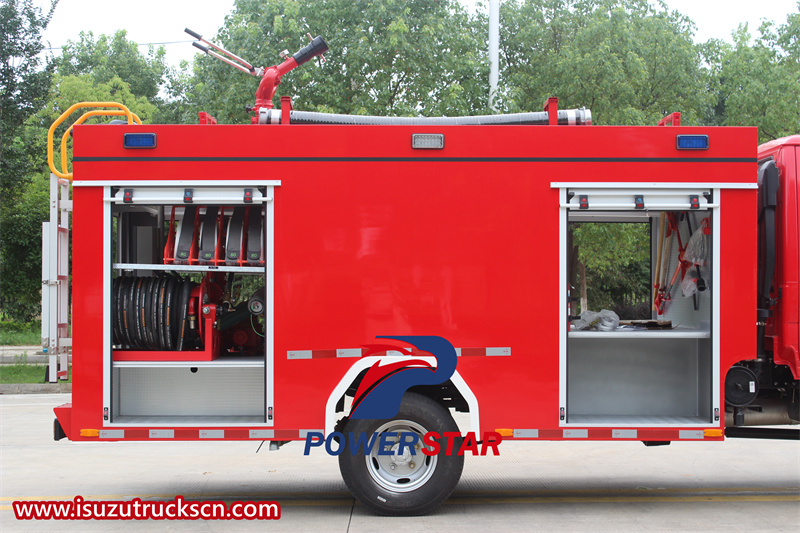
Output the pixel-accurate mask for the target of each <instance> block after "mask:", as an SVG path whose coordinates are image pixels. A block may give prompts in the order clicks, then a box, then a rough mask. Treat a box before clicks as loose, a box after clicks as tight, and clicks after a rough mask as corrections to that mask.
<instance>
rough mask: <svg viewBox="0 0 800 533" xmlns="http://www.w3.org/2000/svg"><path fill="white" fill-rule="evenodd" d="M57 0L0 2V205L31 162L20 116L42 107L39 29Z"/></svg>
mask: <svg viewBox="0 0 800 533" xmlns="http://www.w3.org/2000/svg"><path fill="white" fill-rule="evenodd" d="M57 1H58V0H54V1H53V2H52V3H51V5H50V9H49V10H48V12H47V13H46V14H45V13H42V11H41V10H40V9H39V8H37V7H35V6H34V5H33V2H32V0H2V3H1V4H0V28H2V35H0V202H2V203H0V205H4V204H6V203H13V202H14V201H15V199H16V198H17V196H18V195H19V193H20V192H21V189H22V187H23V186H24V184H25V183H26V181H27V180H28V176H29V174H30V172H31V170H32V169H33V168H35V167H36V166H37V165H36V163H35V158H34V157H32V154H31V152H30V151H29V150H28V149H27V146H26V145H25V143H24V142H22V136H23V131H22V130H23V128H24V123H25V120H26V119H27V118H28V117H29V116H30V115H32V114H33V113H35V112H36V111H37V110H38V109H40V108H41V106H42V105H44V102H45V99H46V97H47V94H48V89H49V87H50V74H51V69H50V68H49V66H46V65H44V59H43V58H42V56H41V53H42V51H43V50H44V44H43V43H42V32H43V31H44V29H45V28H46V27H47V24H48V23H49V22H50V17H51V16H52V15H53V10H54V9H55V7H56V3H57Z"/></svg>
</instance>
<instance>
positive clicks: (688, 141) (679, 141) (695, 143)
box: [675, 135, 708, 150]
mask: <svg viewBox="0 0 800 533" xmlns="http://www.w3.org/2000/svg"><path fill="white" fill-rule="evenodd" d="M675 148H677V149H678V150H708V135H678V136H676V140H675Z"/></svg>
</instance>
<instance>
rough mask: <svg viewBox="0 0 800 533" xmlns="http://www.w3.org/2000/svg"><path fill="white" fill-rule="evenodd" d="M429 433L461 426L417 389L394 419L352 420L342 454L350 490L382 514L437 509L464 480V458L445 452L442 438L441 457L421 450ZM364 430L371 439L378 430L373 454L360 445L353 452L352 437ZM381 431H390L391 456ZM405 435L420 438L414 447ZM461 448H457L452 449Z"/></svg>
mask: <svg viewBox="0 0 800 533" xmlns="http://www.w3.org/2000/svg"><path fill="white" fill-rule="evenodd" d="M429 431H436V432H437V433H439V435H443V434H444V432H446V431H447V432H458V426H457V425H456V423H455V421H454V420H453V417H452V416H450V412H449V411H448V410H447V409H445V408H444V407H442V406H441V405H439V404H438V403H436V402H434V401H433V400H431V399H430V398H427V397H425V396H422V395H420V394H416V393H413V392H409V393H406V394H405V396H403V402H402V404H401V405H400V411H399V412H398V413H397V416H396V417H395V418H393V419H392V420H350V421H349V422H348V423H347V426H346V427H345V441H346V444H345V448H344V451H343V453H342V454H341V455H339V469H340V470H341V472H342V478H343V479H344V482H345V484H346V485H347V488H348V489H350V492H352V493H353V495H354V496H355V497H356V498H357V499H358V500H359V501H360V502H361V503H363V504H364V505H366V506H367V507H369V508H371V509H372V510H374V511H376V512H377V513H379V514H384V515H395V516H408V515H420V514H426V513H430V512H431V511H433V510H434V509H436V508H437V507H439V506H440V505H441V504H442V503H443V502H444V501H445V500H446V499H447V498H448V497H449V496H450V494H452V493H453V490H454V489H455V488H456V485H457V484H458V480H459V479H460V478H461V471H462V469H463V467H464V456H463V455H450V456H448V455H446V453H445V452H446V448H447V447H446V445H445V442H444V441H442V440H439V442H440V451H439V453H438V454H437V455H432V456H428V455H425V454H423V453H422V447H423V446H425V445H424V444H423V441H422V437H423V436H424V435H425V434H426V433H427V432H429ZM351 433H352V434H353V435H352V436H351V435H350V434H351ZM361 433H365V434H366V435H365V436H366V437H367V438H368V439H372V436H373V434H376V435H377V436H376V437H375V442H374V445H373V447H372V450H371V451H370V452H369V453H364V449H363V448H360V449H358V450H357V453H356V454H355V455H353V454H352V453H351V446H352V445H353V440H355V442H358V436H359V434H361ZM381 434H387V435H384V443H385V449H386V450H391V453H390V454H381V453H380V449H381V447H380V442H381ZM401 434H406V435H404V436H403V437H401ZM407 434H415V435H416V436H417V439H418V440H417V443H416V445H414V446H413V447H409V446H405V445H404V443H405V444H408V443H409V442H410V441H411V437H410V436H408V435H407ZM402 441H404V442H402ZM429 449H430V448H429ZM457 450H458V447H457V446H454V447H453V453H455V452H456V451H457Z"/></svg>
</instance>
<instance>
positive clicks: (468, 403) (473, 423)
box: [325, 356, 481, 435]
mask: <svg viewBox="0 0 800 533" xmlns="http://www.w3.org/2000/svg"><path fill="white" fill-rule="evenodd" d="M404 359H416V360H419V359H423V360H425V361H427V362H429V363H432V364H435V363H436V359H435V358H434V357H413V358H412V357H397V356H370V357H363V358H361V359H359V360H358V361H356V362H355V363H353V365H352V366H351V367H350V368H349V369H348V370H347V372H346V373H345V374H344V376H342V378H341V379H340V380H339V382H338V383H337V384H336V386H335V387H334V388H333V390H332V391H331V393H330V395H329V396H328V401H327V402H326V405H325V434H326V435H328V434H330V433H331V432H333V431H335V430H336V428H337V427H339V426H340V424H342V423H343V422H345V421H346V420H347V417H346V415H345V411H344V407H343V405H342V408H339V405H340V404H343V401H344V398H345V395H346V393H347V391H348V390H350V389H355V388H357V387H358V384H359V382H360V381H361V378H363V376H364V374H365V373H366V371H367V369H368V368H369V367H371V366H372V365H373V364H374V363H376V362H379V361H384V360H388V361H391V362H397V361H402V360H404ZM442 386H443V387H439V386H437V387H432V386H415V387H411V388H410V389H409V391H411V392H416V393H418V394H422V395H423V396H427V397H428V398H430V399H432V400H434V401H435V402H437V403H439V404H440V405H442V406H443V407H444V408H445V409H447V408H449V407H453V406H454V405H455V406H458V407H460V408H459V410H464V411H467V412H468V413H469V428H468V431H473V432H475V434H476V435H480V434H481V433H480V412H479V410H478V398H477V397H476V396H475V394H474V393H473V392H472V389H471V388H470V387H469V385H467V382H466V381H465V380H464V378H463V377H462V376H461V374H459V372H458V370H456V371H455V372H454V373H453V375H452V376H451V377H450V379H449V380H448V381H446V382H445V383H443V384H442ZM456 395H457V396H456ZM448 400H449V401H448ZM464 407H465V408H464Z"/></svg>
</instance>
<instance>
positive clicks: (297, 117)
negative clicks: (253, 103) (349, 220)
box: [290, 107, 592, 126]
mask: <svg viewBox="0 0 800 533" xmlns="http://www.w3.org/2000/svg"><path fill="white" fill-rule="evenodd" d="M290 120H291V123H292V124H352V125H370V126H371V125H395V126H403V125H405V126H455V125H465V126H485V125H501V124H502V125H547V123H548V114H547V112H545V111H537V112H533V113H512V114H509V115H477V116H472V117H377V116H370V115H339V114H334V113H316V112H313V111H292V112H291V114H290ZM558 123H559V124H563V125H567V124H576V125H590V124H591V123H592V112H591V111H590V110H589V109H586V108H585V107H584V108H581V109H561V110H559V111H558Z"/></svg>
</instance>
